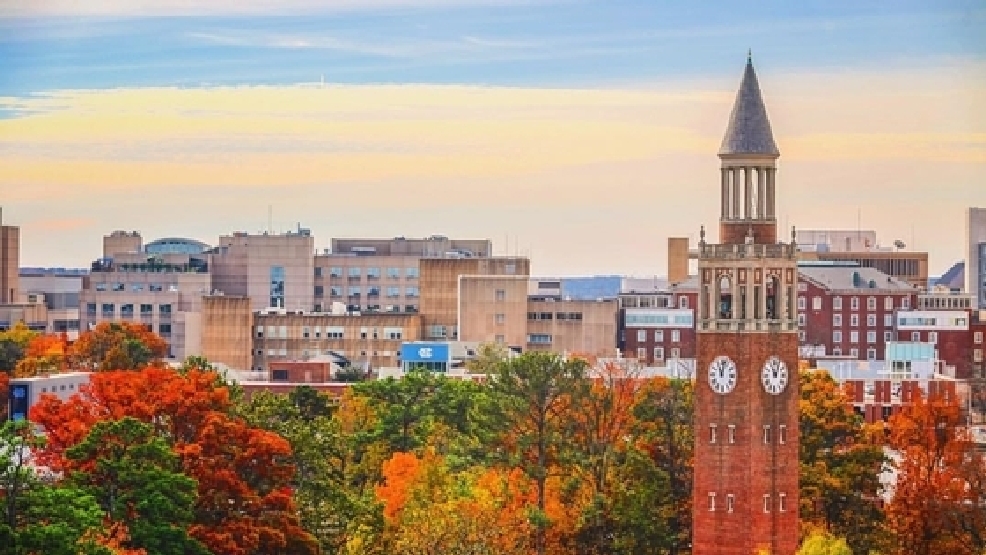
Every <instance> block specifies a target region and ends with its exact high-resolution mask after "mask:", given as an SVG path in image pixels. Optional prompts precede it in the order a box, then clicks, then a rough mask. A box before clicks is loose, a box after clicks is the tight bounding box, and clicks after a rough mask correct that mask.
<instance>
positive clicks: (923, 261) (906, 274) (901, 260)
mask: <svg viewBox="0 0 986 555" xmlns="http://www.w3.org/2000/svg"><path fill="white" fill-rule="evenodd" d="M799 258H800V259H801V260H821V261H825V262H855V263H856V264H859V265H860V266H862V267H864V268H873V269H876V270H879V271H881V272H883V273H884V274H887V275H888V276H891V277H895V278H897V279H899V280H901V281H905V282H907V283H910V284H911V285H913V286H914V287H916V288H918V289H926V288H927V287H928V253H926V252H912V251H902V250H901V251H895V250H892V249H891V250H869V251H853V252H843V251H814V252H805V251H802V252H801V253H800V254H799Z"/></svg>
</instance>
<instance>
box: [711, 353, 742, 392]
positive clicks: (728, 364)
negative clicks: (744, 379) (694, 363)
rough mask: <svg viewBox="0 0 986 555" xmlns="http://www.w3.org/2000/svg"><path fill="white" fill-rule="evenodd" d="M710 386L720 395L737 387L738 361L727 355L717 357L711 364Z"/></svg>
mask: <svg viewBox="0 0 986 555" xmlns="http://www.w3.org/2000/svg"><path fill="white" fill-rule="evenodd" d="M709 386H710V387H712V391H715V392H716V393H718V394H719V395H725V394H727V393H729V392H730V391H732V390H733V388H734V387H736V363H735V362H733V361H732V360H730V359H729V357H727V356H720V357H716V359H715V360H713V361H712V364H710V365H709Z"/></svg>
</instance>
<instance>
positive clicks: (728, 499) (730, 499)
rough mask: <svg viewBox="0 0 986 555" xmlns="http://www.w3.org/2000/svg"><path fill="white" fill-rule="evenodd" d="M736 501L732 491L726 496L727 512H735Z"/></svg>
mask: <svg viewBox="0 0 986 555" xmlns="http://www.w3.org/2000/svg"><path fill="white" fill-rule="evenodd" d="M734 501H735V499H734V497H733V494H731V493H730V494H729V495H727V496H726V512H727V513H731V512H733V502H734Z"/></svg>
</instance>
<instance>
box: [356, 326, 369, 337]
mask: <svg viewBox="0 0 986 555" xmlns="http://www.w3.org/2000/svg"><path fill="white" fill-rule="evenodd" d="M369 331H370V330H368V329H366V328H360V329H359V338H360V339H366V335H367V334H368V333H369Z"/></svg>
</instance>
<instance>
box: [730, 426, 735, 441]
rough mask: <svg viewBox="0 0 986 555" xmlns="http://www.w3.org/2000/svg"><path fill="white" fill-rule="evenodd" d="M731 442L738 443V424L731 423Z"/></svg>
mask: <svg viewBox="0 0 986 555" xmlns="http://www.w3.org/2000/svg"><path fill="white" fill-rule="evenodd" d="M729 443H736V426H735V425H733V424H730V425H729Z"/></svg>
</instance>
